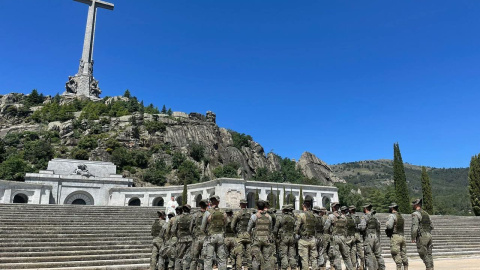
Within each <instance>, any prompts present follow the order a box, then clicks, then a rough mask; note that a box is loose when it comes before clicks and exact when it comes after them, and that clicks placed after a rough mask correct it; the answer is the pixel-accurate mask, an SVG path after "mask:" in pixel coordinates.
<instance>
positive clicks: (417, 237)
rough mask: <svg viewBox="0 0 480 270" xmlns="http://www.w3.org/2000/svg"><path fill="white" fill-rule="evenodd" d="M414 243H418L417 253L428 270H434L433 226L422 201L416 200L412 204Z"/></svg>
mask: <svg viewBox="0 0 480 270" xmlns="http://www.w3.org/2000/svg"><path fill="white" fill-rule="evenodd" d="M412 205H413V210H415V212H413V214H412V242H413V243H417V251H418V255H420V258H422V260H423V263H425V267H426V269H427V270H433V258H432V250H433V242H432V230H433V225H432V221H431V220H430V215H429V214H428V213H427V212H426V211H425V210H423V209H422V199H416V200H415V201H413V202H412Z"/></svg>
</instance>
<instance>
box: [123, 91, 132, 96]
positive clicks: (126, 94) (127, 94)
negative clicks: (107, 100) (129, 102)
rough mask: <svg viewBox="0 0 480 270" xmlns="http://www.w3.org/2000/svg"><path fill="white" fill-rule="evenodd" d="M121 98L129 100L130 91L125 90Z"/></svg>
mask: <svg viewBox="0 0 480 270" xmlns="http://www.w3.org/2000/svg"><path fill="white" fill-rule="evenodd" d="M123 96H124V97H126V98H130V97H131V94H130V90H128V89H127V90H125V93H123Z"/></svg>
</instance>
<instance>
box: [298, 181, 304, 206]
mask: <svg viewBox="0 0 480 270" xmlns="http://www.w3.org/2000/svg"><path fill="white" fill-rule="evenodd" d="M298 207H300V210H301V209H302V207H303V187H302V186H300V205H299V206H298Z"/></svg>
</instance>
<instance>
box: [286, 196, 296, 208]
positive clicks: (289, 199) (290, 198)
mask: <svg viewBox="0 0 480 270" xmlns="http://www.w3.org/2000/svg"><path fill="white" fill-rule="evenodd" d="M286 199H287V202H286V204H292V205H293V208H295V196H294V195H293V194H292V193H289V194H288V195H287V197H286Z"/></svg>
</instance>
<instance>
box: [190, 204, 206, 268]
mask: <svg viewBox="0 0 480 270" xmlns="http://www.w3.org/2000/svg"><path fill="white" fill-rule="evenodd" d="M199 205H200V210H199V211H197V212H196V213H195V214H193V215H192V222H191V223H190V233H191V234H192V235H193V244H192V249H191V250H192V255H191V258H192V262H191V263H190V270H197V268H198V267H199V266H200V270H203V257H202V250H203V242H204V240H205V235H206V233H205V231H202V230H201V226H202V219H203V215H204V214H205V211H207V206H208V201H207V200H206V199H204V200H201V201H200V202H199Z"/></svg>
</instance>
